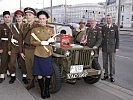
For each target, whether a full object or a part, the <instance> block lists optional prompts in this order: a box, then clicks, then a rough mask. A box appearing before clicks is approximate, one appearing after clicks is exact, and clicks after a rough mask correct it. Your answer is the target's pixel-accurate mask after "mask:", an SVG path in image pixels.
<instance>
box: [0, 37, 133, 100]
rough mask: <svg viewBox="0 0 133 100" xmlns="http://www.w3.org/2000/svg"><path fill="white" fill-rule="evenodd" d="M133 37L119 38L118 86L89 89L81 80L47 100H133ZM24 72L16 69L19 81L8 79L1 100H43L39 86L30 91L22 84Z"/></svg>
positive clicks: (100, 85)
mask: <svg viewBox="0 0 133 100" xmlns="http://www.w3.org/2000/svg"><path fill="white" fill-rule="evenodd" d="M132 51H133V36H128V35H120V51H119V52H118V53H117V55H116V77H115V80H116V81H115V82H114V83H110V82H109V81H101V80H100V81H99V82H97V83H96V84H93V85H90V84H87V83H85V82H84V81H83V80H82V79H81V80H77V83H76V84H75V85H71V84H68V83H62V88H61V90H60V91H59V92H57V93H55V94H51V98H49V99H48V100H132V98H133V77H132V75H133V67H132V65H133V59H132V58H133V54H132ZM99 61H100V64H101V66H102V56H101V52H100V57H99ZM21 78H22V77H21V72H20V69H17V80H16V81H15V83H14V84H9V83H8V81H9V78H6V80H5V81H4V82H3V83H2V84H1V85H0V100H42V99H41V97H40V91H39V87H38V83H37V82H36V87H35V88H33V89H31V90H30V91H27V90H26V89H25V87H26V85H24V84H22V83H21Z"/></svg>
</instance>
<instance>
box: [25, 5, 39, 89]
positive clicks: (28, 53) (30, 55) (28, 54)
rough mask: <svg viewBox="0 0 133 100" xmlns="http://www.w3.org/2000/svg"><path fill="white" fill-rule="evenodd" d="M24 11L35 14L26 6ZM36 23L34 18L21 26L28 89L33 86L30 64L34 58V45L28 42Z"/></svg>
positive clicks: (31, 64)
mask: <svg viewBox="0 0 133 100" xmlns="http://www.w3.org/2000/svg"><path fill="white" fill-rule="evenodd" d="M24 13H25V14H27V13H30V14H32V15H33V16H35V15H36V12H35V10H34V9H33V8H30V7H27V8H25V9H24ZM37 26H38V25H37V23H36V22H34V18H33V19H32V20H31V21H30V22H28V21H27V23H26V24H25V25H24V26H23V41H24V51H25V64H26V69H27V77H28V79H29V80H30V82H29V84H28V86H27V87H26V88H27V89H28V90H29V89H31V88H32V87H34V77H33V76H32V66H33V59H34V50H35V46H34V45H32V44H31V43H30V38H31V30H32V29H33V28H35V27H37Z"/></svg>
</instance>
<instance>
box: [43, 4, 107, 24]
mask: <svg viewBox="0 0 133 100" xmlns="http://www.w3.org/2000/svg"><path fill="white" fill-rule="evenodd" d="M45 10H47V11H48V12H49V13H50V10H51V8H50V7H47V8H45ZM104 17H105V3H98V4H92V3H88V4H78V5H66V6H65V5H58V6H53V8H52V22H58V23H78V22H79V21H80V20H83V21H84V22H87V20H88V19H89V18H95V19H96V20H97V21H99V22H100V21H101V19H102V18H104Z"/></svg>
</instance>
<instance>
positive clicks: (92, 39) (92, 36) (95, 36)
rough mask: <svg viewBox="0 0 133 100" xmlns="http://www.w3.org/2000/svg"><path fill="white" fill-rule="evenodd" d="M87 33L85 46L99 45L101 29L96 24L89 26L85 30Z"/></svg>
mask: <svg viewBox="0 0 133 100" xmlns="http://www.w3.org/2000/svg"><path fill="white" fill-rule="evenodd" d="M86 34H87V46H89V47H90V48H93V47H94V46H96V47H99V46H100V45H101V42H102V33H101V29H100V28H99V27H97V26H95V27H93V28H92V27H89V28H87V30H86Z"/></svg>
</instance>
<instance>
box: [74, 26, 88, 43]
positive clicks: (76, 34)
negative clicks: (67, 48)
mask: <svg viewBox="0 0 133 100" xmlns="http://www.w3.org/2000/svg"><path fill="white" fill-rule="evenodd" d="M85 32H86V28H85V27H84V28H82V29H79V28H76V29H75V31H74V33H73V36H74V38H75V39H74V41H75V42H80V41H81V38H82V36H83V34H84V33H85Z"/></svg>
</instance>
